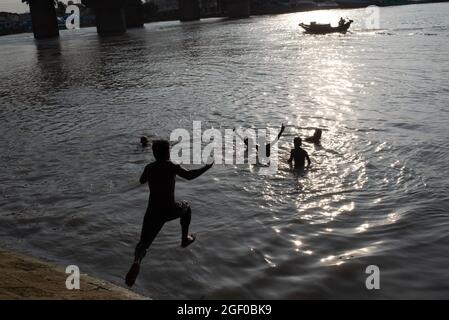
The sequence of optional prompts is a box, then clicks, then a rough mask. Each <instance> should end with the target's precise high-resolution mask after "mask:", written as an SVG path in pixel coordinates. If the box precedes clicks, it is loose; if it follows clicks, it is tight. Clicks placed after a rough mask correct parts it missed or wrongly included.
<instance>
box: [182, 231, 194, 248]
mask: <svg viewBox="0 0 449 320" xmlns="http://www.w3.org/2000/svg"><path fill="white" fill-rule="evenodd" d="M195 238H196V237H195V236H194V235H193V234H191V235H189V236H187V239H183V240H182V243H181V247H183V248H186V247H188V246H189V245H191V244H192V243H193V242H194V241H195Z"/></svg>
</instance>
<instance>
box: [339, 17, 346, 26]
mask: <svg viewBox="0 0 449 320" xmlns="http://www.w3.org/2000/svg"><path fill="white" fill-rule="evenodd" d="M345 23H346V20H345V19H343V17H341V18H340V21H339V22H338V25H339V26H340V27H342V26H344V25H345Z"/></svg>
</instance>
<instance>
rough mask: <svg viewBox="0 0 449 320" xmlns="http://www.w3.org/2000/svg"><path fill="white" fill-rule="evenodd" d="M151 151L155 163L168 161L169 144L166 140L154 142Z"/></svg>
mask: <svg viewBox="0 0 449 320" xmlns="http://www.w3.org/2000/svg"><path fill="white" fill-rule="evenodd" d="M152 149H153V154H154V157H155V158H156V161H167V160H168V159H170V143H169V142H168V141H167V140H156V141H154V142H153V146H152Z"/></svg>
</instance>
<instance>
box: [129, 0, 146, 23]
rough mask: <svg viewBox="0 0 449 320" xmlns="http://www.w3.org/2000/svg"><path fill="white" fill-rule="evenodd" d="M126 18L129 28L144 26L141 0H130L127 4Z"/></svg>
mask: <svg viewBox="0 0 449 320" xmlns="http://www.w3.org/2000/svg"><path fill="white" fill-rule="evenodd" d="M125 19H126V27H127V28H141V27H143V23H144V17H143V4H142V1H141V0H128V1H127V2H126V6H125Z"/></svg>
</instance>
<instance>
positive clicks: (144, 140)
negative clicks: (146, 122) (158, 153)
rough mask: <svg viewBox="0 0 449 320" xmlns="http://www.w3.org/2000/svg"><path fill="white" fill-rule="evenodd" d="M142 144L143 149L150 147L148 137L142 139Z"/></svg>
mask: <svg viewBox="0 0 449 320" xmlns="http://www.w3.org/2000/svg"><path fill="white" fill-rule="evenodd" d="M140 144H141V145H142V148H146V147H148V139H147V137H141V138H140Z"/></svg>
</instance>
